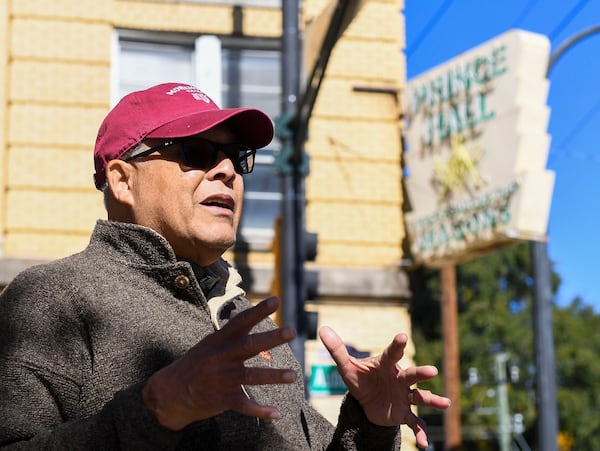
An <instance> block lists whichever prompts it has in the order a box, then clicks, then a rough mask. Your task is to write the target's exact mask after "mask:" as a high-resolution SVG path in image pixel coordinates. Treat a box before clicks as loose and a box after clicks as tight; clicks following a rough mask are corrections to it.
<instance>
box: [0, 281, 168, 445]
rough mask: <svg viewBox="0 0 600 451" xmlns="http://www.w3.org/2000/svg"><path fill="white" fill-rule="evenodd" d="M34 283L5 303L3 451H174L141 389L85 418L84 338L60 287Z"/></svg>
mask: <svg viewBox="0 0 600 451" xmlns="http://www.w3.org/2000/svg"><path fill="white" fill-rule="evenodd" d="M34 279H35V275H33V274H31V273H25V274H23V275H21V276H19V277H17V279H15V280H14V281H13V282H12V283H11V284H10V285H9V286H8V287H7V288H6V289H5V290H4V292H3V293H2V295H1V296H0V448H1V449H3V450H4V449H7V450H21V449H25V450H65V449H68V450H94V449H123V450H126V449H132V448H135V449H148V450H150V449H157V450H158V449H160V450H169V449H173V448H174V447H175V446H176V445H177V443H179V441H180V434H179V433H175V432H171V431H169V430H167V429H165V428H163V427H162V426H160V425H159V424H158V423H157V422H156V421H155V420H154V418H153V417H151V415H150V414H149V413H148V412H147V410H146V408H145V406H144V404H143V401H142V398H141V384H140V385H136V386H131V387H129V388H125V389H124V390H122V391H120V392H117V393H116V394H115V395H114V396H113V397H111V398H109V401H108V402H106V403H105V404H104V405H101V406H95V405H94V406H85V407H84V408H83V410H82V408H81V407H82V404H81V403H82V402H85V400H82V399H81V396H82V390H81V387H82V386H83V384H84V383H85V380H86V376H85V373H86V371H88V370H87V368H88V367H89V365H90V364H89V360H90V359H91V358H93V356H89V355H87V354H86V353H88V352H89V351H88V350H87V346H86V344H85V331H83V330H82V329H81V325H80V322H79V321H78V318H77V311H76V309H73V308H72V304H70V303H69V302H63V301H64V299H59V298H58V297H57V296H56V284H53V283H51V282H52V281H48V280H46V281H45V282H46V283H42V284H41V283H39V282H40V281H39V280H37V281H35V282H36V283H33V282H34ZM50 290H53V292H51V291H50ZM66 296H67V295H65V296H64V297H65V298H66ZM86 411H89V412H90V414H89V415H88V414H86V413H85V412H86ZM77 412H79V413H77ZM98 437H102V440H98Z"/></svg>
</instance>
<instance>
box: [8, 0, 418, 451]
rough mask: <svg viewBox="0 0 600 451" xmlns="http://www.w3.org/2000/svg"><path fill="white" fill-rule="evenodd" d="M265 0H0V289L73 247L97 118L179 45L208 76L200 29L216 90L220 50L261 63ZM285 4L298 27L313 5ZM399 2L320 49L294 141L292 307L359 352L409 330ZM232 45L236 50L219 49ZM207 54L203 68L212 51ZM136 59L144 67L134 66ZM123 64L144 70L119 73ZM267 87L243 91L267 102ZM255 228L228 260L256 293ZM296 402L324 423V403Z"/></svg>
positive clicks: (79, 237)
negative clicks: (300, 237)
mask: <svg viewBox="0 0 600 451" xmlns="http://www.w3.org/2000/svg"><path fill="white" fill-rule="evenodd" d="M281 1H285V0H263V1H261V0H237V1H231V0H222V1H216V0H214V1H202V0H187V1H186V0H178V1H176V0H4V1H2V2H0V168H1V171H0V187H2V189H1V190H0V285H6V283H8V282H9V281H10V279H11V278H12V277H13V276H14V275H15V274H16V272H17V271H19V270H20V269H22V268H24V267H26V266H28V265H30V264H33V263H35V262H38V261H46V260H49V259H54V258H58V257H61V256H65V255H68V254H71V253H74V252H77V251H79V250H81V249H82V248H84V246H85V245H86V244H87V241H88V238H89V235H90V232H91V230H92V228H93V226H94V223H95V221H96V219H97V218H104V217H105V212H104V208H103V205H102V196H101V194H100V193H99V192H98V191H97V190H96V189H95V188H94V185H93V181H92V173H93V163H92V149H93V145H94V140H95V135H96V132H97V129H98V126H99V124H100V122H101V120H102V119H103V117H104V115H105V114H106V112H107V111H108V110H109V108H110V107H111V105H112V104H114V103H115V101H116V99H117V98H119V97H120V95H121V94H122V93H123V92H126V91H127V89H128V87H129V85H131V87H137V84H139V83H141V82H143V81H148V82H150V81H153V80H151V78H152V76H153V74H154V72H155V71H156V76H157V77H158V78H159V79H160V81H186V80H181V78H182V74H183V73H184V71H183V72H180V71H179V69H178V68H179V67H180V53H178V52H180V50H181V55H185V58H184V59H185V63H182V64H181V66H182V67H188V66H189V67H193V68H195V69H194V70H195V72H194V74H195V75H194V76H193V77H192V80H191V81H192V82H194V81H197V80H198V79H200V80H205V79H206V80H210V79H211V77H213V76H214V74H210V73H209V74H204V75H202V74H199V70H198V67H200V68H202V67H203V65H202V62H200V63H198V58H200V60H202V58H203V53H202V49H209V50H207V52H208V53H210V52H211V51H212V50H210V49H211V48H213V47H211V45H212V44H210V43H211V42H213V41H206V40H205V41H201V40H200V39H199V38H202V37H216V38H217V40H218V42H219V44H218V46H220V47H218V48H219V49H221V50H222V51H221V53H218V52H217V53H218V55H217V56H218V58H223V61H228V63H227V64H226V65H224V66H222V67H223V68H224V71H223V74H221V76H222V77H223V80H221V82H220V83H221V84H222V85H223V86H227V88H223V92H229V93H231V92H232V89H233V88H232V86H233V84H232V83H234V81H232V80H231V79H230V78H228V77H229V74H231V73H234V72H235V71H234V69H235V68H236V67H238V66H235V65H234V64H233V62H234V61H237V62H239V61H242V63H241V64H242V65H243V64H247V65H249V66H252V64H257V65H258V66H257V67H258V72H259V73H260V71H261V69H260V67H262V66H260V64H262V63H261V61H263V60H261V58H263V57H262V56H261V55H260V52H261V51H265V50H268V51H269V52H271V53H269V58H270V59H267V60H265V61H267V63H268V64H270V66H269V67H270V68H271V69H269V70H272V71H274V72H275V71H276V69H275V67H276V65H274V61H275V64H279V63H278V61H279V60H278V59H277V55H278V54H280V51H281V47H280V42H279V37H280V36H281V23H282V13H281V9H280V8H281ZM300 3H301V5H302V11H301V19H300V26H301V27H304V26H306V25H307V24H308V23H310V21H311V20H314V19H315V18H316V17H318V16H319V15H320V14H321V13H322V11H323V9H324V8H325V6H326V4H327V3H328V1H326V0H305V1H303V2H300ZM402 8H403V1H402V0H368V1H366V2H365V4H364V6H363V7H362V9H361V10H360V12H359V14H358V15H357V16H356V17H355V19H354V20H353V22H352V23H351V24H350V26H349V28H348V29H347V30H346V32H345V33H344V35H343V37H342V38H341V39H340V40H339V41H338V43H337V45H336V47H335V49H334V51H333V54H332V57H331V60H330V62H329V65H328V69H327V75H326V78H325V80H324V82H323V84H322V87H321V91H320V94H319V97H318V99H317V103H316V105H315V109H314V112H313V116H312V119H311V122H310V127H309V141H308V142H307V143H306V149H307V152H308V153H309V154H310V156H311V171H310V174H309V176H308V178H307V180H306V196H307V202H308V204H307V210H306V218H307V228H308V229H309V230H311V231H313V232H316V233H318V235H319V253H318V257H317V261H316V262H315V264H314V266H315V267H316V269H318V271H319V273H320V286H319V289H320V299H319V301H318V302H316V303H312V304H309V306H308V308H310V309H312V310H317V311H318V312H319V322H320V323H321V324H328V325H331V326H333V327H334V328H335V329H336V330H337V331H338V332H339V333H340V335H341V336H342V337H343V339H344V340H345V341H346V342H347V343H349V344H351V345H353V346H354V347H356V348H358V349H359V350H361V351H368V352H371V353H379V352H380V351H381V349H382V348H383V347H384V346H386V345H387V344H388V342H389V341H390V340H391V338H392V336H393V335H394V334H395V333H397V332H400V331H404V332H410V318H409V314H408V309H407V306H408V302H409V297H410V293H409V289H408V282H407V277H406V275H405V273H404V272H403V271H402V269H401V261H402V259H403V251H402V249H403V240H404V227H403V216H402V207H403V197H402V185H401V178H402V170H401V151H402V149H401V122H400V117H401V110H400V106H399V103H400V102H399V99H398V96H397V93H400V92H401V90H402V87H403V85H404V83H405V79H406V75H405V59H404V56H403V53H402V49H403V47H404V35H405V33H404V19H403V15H402ZM206 42H208V44H209V45H208V47H206V46H205V43H206ZM246 45H247V46H250V47H251V49H250V50H251V52H250V53H248V54H247V56H248V55H249V56H248V58H247V59H242V60H235V58H234V57H235V55H237V54H238V53H236V52H240V51H241V50H240V49H244V48H245V47H244V46H246ZM182 49H183V50H182ZM223 49H224V50H223ZM223 52H224V53H223ZM252 52H254V53H252ZM278 52H279V53H278ZM173 55H175V56H173ZM232 55H233V56H232ZM273 55H275V59H273ZM213 57H214V55H213ZM213 57H211V58H212V59H210V61H211V65H207V66H208V67H213V68H214V67H215V65H214V62H215V61H220V59H217V60H215V59H214V58H213ZM161 58H166V59H165V60H164V61H169V64H160V61H163V60H161ZM232 58H233V59H232ZM244 58H245V57H244ZM148 59H150V60H151V61H153V63H152V64H154V66H152V65H150V66H148V67H149V69H146V66H143V64H145V63H144V61H146V60H148ZM156 61H158V62H159V64H156ZM204 61H206V60H204ZM248 61H249V62H248ZM188 63H189V64H188ZM236 64H237V63H236ZM138 65H139V66H138ZM204 67H206V66H204ZM265 67H266V66H265ZM170 68H172V71H171V72H169V70H170ZM128 71H129V72H128ZM267 72H268V71H265V73H267ZM131 73H133V74H135V76H142V77H146V78H144V79H143V80H141V81H140V80H138V79H136V80H134V81H133V82H132V81H131V80H130V79H129V77H130V74H131ZM128 74H129V75H128ZM165 77H169V78H165ZM203 77H204V78H203ZM161 78H165V79H161ZM260 82H261V81H260V80H259V81H254V82H253V83H260ZM262 82H264V80H263V81H262ZM128 83H129V84H128ZM242 84H243V83H242ZM275 85H276V83H271V85H264V86H262V85H261V86H259V87H256V86H254V85H252V86H254V87H251V88H249V89H250V90H252V89H254V88H256V90H255V91H256V92H254V91H253V92H252V95H254V96H256V93H257V92H258V93H260V92H269V93H270V94H269V95H271V97H273V96H276V94H277V91H273V89H274V88H275V87H277V86H275ZM201 87H202V88H204V85H201ZM258 88H260V89H258ZM236 89H237V88H236ZM244 89H245V88H244V87H242V88H239V89H237V91H239V92H242V94H243V93H244ZM261 89H262V91H261ZM227 90H228V91H227ZM237 91H236V92H237ZM252 95H249V97H247V98H248V99H250V100H251V99H253V98H254V97H252ZM234 97H235V96H234ZM240 99H241V100H244V99H245V97H244V95H242V96H241V97H240ZM223 106H234V105H223ZM244 106H255V105H254V104H252V103H249V104H248V103H246V104H245V105H244ZM258 106H261V105H258ZM253 176H254V174H253ZM275 194H276V193H275ZM275 194H274V195H275ZM259 198H260V196H259ZM245 215H247V216H248V217H249V218H250V217H251V215H252V212H250V213H249V212H248V211H245ZM263 228H264V224H263ZM266 229H267V230H266V232H265V230H263V231H262V232H265V233H264V234H263V235H261V236H262V241H261V240H258V241H259V242H258V244H256V245H253V243H252V238H251V239H250V245H249V246H246V247H240V249H237V248H236V249H233V250H232V251H231V252H230V254H229V255H228V259H229V260H230V261H232V262H234V263H235V264H236V265H237V266H238V267H239V268H240V270H241V272H242V273H243V274H244V275H247V276H248V277H249V280H250V282H249V286H248V289H249V293H250V295H251V296H252V297H253V298H255V299H260V298H263V297H265V296H266V295H267V294H268V292H269V286H270V279H271V277H272V274H273V256H272V254H271V252H270V250H269V246H268V245H266V244H265V243H266V241H268V237H269V236H270V235H269V233H270V232H272V230H271V229H272V226H269V227H266ZM262 232H261V233H262ZM259 235H260V233H259ZM265 237H267V238H265ZM410 354H411V355H412V349H411V350H410ZM411 355H409V356H408V357H407V358H406V362H405V364H408V363H409V362H410V361H411V360H410V359H411ZM306 359H307V369H308V370H310V367H311V365H312V364H315V363H319V362H321V363H322V362H323V359H324V358H323V354H322V349H321V348H320V346H319V344H318V343H317V342H309V343H307V355H306ZM312 399H313V402H314V403H315V405H317V407H318V408H319V409H321V410H322V411H323V412H324V413H326V415H327V416H329V417H330V418H331V419H332V421H335V414H334V413H333V412H334V411H335V410H336V407H337V402H339V399H338V398H336V397H314V398H312ZM409 441H410V439H407V442H409ZM403 449H404V448H403ZM406 449H410V447H407V448H406Z"/></svg>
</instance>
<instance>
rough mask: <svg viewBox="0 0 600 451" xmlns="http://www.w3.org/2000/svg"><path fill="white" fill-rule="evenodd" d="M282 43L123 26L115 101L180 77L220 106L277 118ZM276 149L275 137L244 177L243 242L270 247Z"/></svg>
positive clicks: (276, 206) (276, 201) (276, 203)
mask: <svg viewBox="0 0 600 451" xmlns="http://www.w3.org/2000/svg"><path fill="white" fill-rule="evenodd" d="M250 44H252V45H250ZM278 45H279V43H278V42H277V40H273V41H270V40H260V41H254V40H253V41H249V40H244V39H237V38H236V39H233V38H229V37H220V38H216V37H214V36H210V37H192V36H188V35H183V36H181V35H171V34H163V33H150V32H137V31H131V30H121V31H119V32H118V33H117V36H116V39H115V58H114V59H113V61H114V65H113V84H114V86H113V93H114V97H113V103H116V101H117V100H118V99H120V98H121V97H123V96H124V95H125V94H127V93H129V92H131V91H135V90H138V89H144V88H147V87H149V86H152V85H155V84H158V83H163V82H167V81H179V82H183V83H190V84H193V85H196V86H198V87H200V88H201V89H202V90H204V91H205V92H206V93H207V94H208V95H209V96H210V97H212V98H213V100H215V102H217V104H219V105H220V106H221V107H225V108H228V107H237V106H252V107H257V108H260V109H262V110H263V111H265V112H266V113H267V114H269V116H270V117H271V118H275V117H277V116H278V115H279V114H280V105H281V82H280V70H281V69H280V68H281V63H280V55H281V54H280V51H279V47H278ZM215 68H218V70H215ZM278 150H279V143H278V141H277V139H274V141H273V142H272V143H271V144H270V145H269V146H268V147H267V148H266V149H263V150H261V151H259V152H258V153H257V159H256V166H255V168H254V171H253V173H252V174H250V175H248V176H246V178H245V184H246V189H245V199H244V213H243V215H242V222H241V224H240V229H239V231H238V235H239V236H238V245H239V246H244V247H248V248H249V249H253V250H267V249H269V245H270V242H271V239H272V237H273V226H274V221H275V217H276V216H277V214H279V211H280V205H281V193H280V182H279V176H278V175H277V173H276V172H275V169H274V167H273V157H274V155H275V153H276V152H277V151H278Z"/></svg>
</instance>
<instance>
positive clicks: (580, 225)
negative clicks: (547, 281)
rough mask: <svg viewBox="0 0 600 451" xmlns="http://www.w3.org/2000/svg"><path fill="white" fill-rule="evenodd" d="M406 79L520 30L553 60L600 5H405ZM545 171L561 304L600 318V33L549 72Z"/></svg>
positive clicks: (434, 0)
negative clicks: (538, 37)
mask: <svg viewBox="0 0 600 451" xmlns="http://www.w3.org/2000/svg"><path fill="white" fill-rule="evenodd" d="M404 14H405V19H406V49H405V52H406V55H407V71H408V78H409V79H410V78H412V77H414V76H416V75H419V74H420V73H422V72H425V71H426V70H428V69H430V68H431V67H434V66H436V65H438V64H440V63H443V62H445V61H447V60H449V59H451V58H453V57H455V56H457V55H458V54H460V53H462V52H464V51H466V50H469V49H471V48H473V47H476V46H478V45H479V44H481V43H483V42H485V41H487V40H489V39H492V38H494V37H496V36H498V35H500V34H502V33H504V32H505V31H507V30H510V29H513V28H519V29H523V30H527V31H532V32H535V33H540V34H544V35H546V36H547V37H548V38H549V39H550V42H551V53H552V52H554V51H555V50H556V49H557V48H558V47H560V46H561V45H562V44H563V43H564V42H566V41H567V39H569V38H571V37H572V36H575V35H576V34H578V33H580V32H582V31H584V30H587V29H589V28H590V27H593V26H600V0H586V1H583V0H573V1H566V0H520V1H519V0H503V1H495V0H405V8H404ZM547 104H548V106H549V107H550V109H551V114H550V121H549V124H548V133H549V134H550V136H551V145H550V151H549V154H548V163H547V167H548V169H550V170H552V171H554V172H555V174H556V180H555V185H554V194H553V198H552V207H551V212H550V219H549V224H548V236H549V241H548V253H549V257H550V260H552V262H553V263H554V268H555V270H556V271H557V272H558V273H559V274H560V276H561V278H562V285H561V289H560V291H559V293H558V295H557V297H556V299H555V300H556V302H557V303H558V304H559V305H562V306H564V305H567V304H569V303H570V302H571V300H572V299H573V298H574V297H576V296H580V297H581V298H582V299H583V301H584V303H585V304H588V305H593V306H594V307H595V310H596V311H598V312H600V272H599V271H598V270H597V266H598V258H599V256H600V239H599V236H600V201H599V200H598V199H600V180H599V179H600V145H599V144H598V142H599V141H600V33H595V34H592V35H590V36H589V37H587V38H586V39H584V40H582V41H580V42H579V43H577V44H576V45H574V46H573V47H571V49H570V50H568V51H567V52H566V53H565V54H564V55H563V56H562V57H561V58H560V59H559V60H558V61H557V62H556V63H555V64H554V65H553V68H552V70H551V72H550V91H549V94H548V101H547Z"/></svg>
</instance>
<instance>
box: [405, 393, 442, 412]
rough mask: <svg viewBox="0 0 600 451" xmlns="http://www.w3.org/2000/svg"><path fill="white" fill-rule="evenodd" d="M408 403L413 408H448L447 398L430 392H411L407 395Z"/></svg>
mask: <svg viewBox="0 0 600 451" xmlns="http://www.w3.org/2000/svg"><path fill="white" fill-rule="evenodd" d="M408 402H409V403H410V404H413V405H415V406H424V407H433V408H435V409H447V408H448V407H450V399H449V398H446V397H444V396H439V395H436V394H435V393H432V392H431V391H430V390H421V389H413V390H411V391H410V392H409V395H408Z"/></svg>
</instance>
